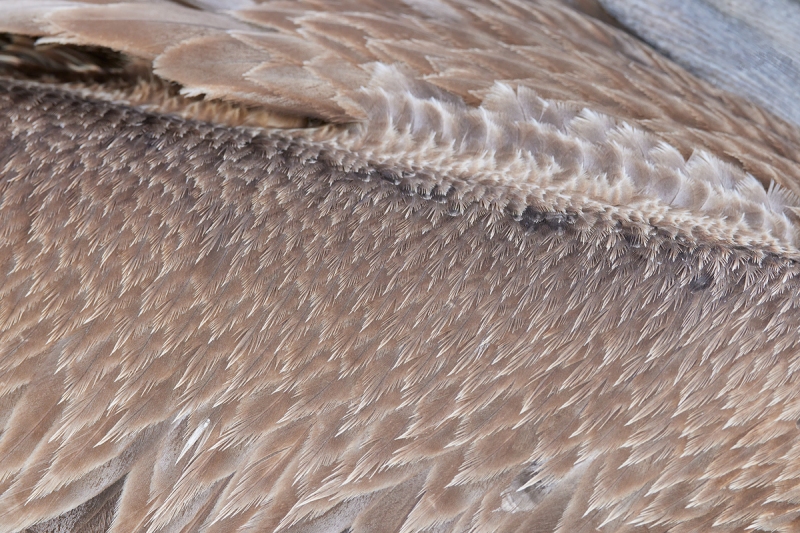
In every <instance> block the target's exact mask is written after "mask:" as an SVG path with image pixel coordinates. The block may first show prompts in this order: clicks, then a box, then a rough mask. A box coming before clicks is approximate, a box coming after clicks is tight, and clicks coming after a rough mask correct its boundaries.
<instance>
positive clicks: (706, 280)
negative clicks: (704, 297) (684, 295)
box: [689, 272, 714, 292]
mask: <svg viewBox="0 0 800 533" xmlns="http://www.w3.org/2000/svg"><path fill="white" fill-rule="evenodd" d="M713 282H714V276H712V275H711V274H709V273H708V272H703V273H702V274H700V275H698V276H695V278H694V279H692V281H690V282H689V290H690V291H692V292H698V291H704V290H706V289H707V288H709V287H710V286H711V284H712V283H713Z"/></svg>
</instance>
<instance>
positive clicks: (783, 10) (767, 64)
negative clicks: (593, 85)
mask: <svg viewBox="0 0 800 533" xmlns="http://www.w3.org/2000/svg"><path fill="white" fill-rule="evenodd" d="M600 2H601V4H603V6H604V7H605V8H606V9H607V10H608V12H609V13H611V14H612V15H613V16H614V17H616V18H617V20H619V22H620V23H622V24H623V25H624V26H625V27H627V28H628V29H629V30H630V31H632V32H633V33H635V34H637V35H638V36H639V37H641V38H642V39H643V40H645V41H647V42H648V43H650V44H652V45H653V46H654V47H656V48H657V49H658V50H660V51H661V52H663V53H664V54H665V55H667V56H668V57H670V58H672V59H674V60H675V61H677V62H678V63H680V64H682V65H683V66H684V67H686V68H687V69H689V70H690V71H692V72H693V73H695V74H696V75H698V76H700V77H702V78H704V79H706V80H708V81H710V82H712V83H714V84H715V85H717V86H718V87H720V88H722V89H725V90H728V91H730V92H733V93H736V94H739V95H741V96H744V97H745V98H748V99H749V100H751V101H753V102H755V103H757V104H760V105H761V106H763V107H765V108H767V109H769V110H770V111H772V112H773V113H775V114H777V115H778V116H780V117H782V118H784V119H785V120H788V121H790V122H793V123H794V124H796V125H798V126H800V104H798V95H800V3H798V2H795V1H792V0H762V1H752V0H600Z"/></svg>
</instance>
